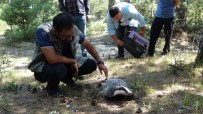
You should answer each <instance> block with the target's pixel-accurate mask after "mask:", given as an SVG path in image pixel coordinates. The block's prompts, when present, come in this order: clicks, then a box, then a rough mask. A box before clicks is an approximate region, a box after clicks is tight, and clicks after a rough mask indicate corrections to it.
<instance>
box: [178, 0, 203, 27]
mask: <svg viewBox="0 0 203 114" xmlns="http://www.w3.org/2000/svg"><path fill="white" fill-rule="evenodd" d="M182 4H183V5H187V6H186V7H187V9H188V16H187V23H188V24H187V26H190V27H195V26H199V25H202V23H203V7H202V6H203V1H202V0H195V1H190V2H188V3H187V2H183V3H182ZM199 27H201V26H199Z"/></svg>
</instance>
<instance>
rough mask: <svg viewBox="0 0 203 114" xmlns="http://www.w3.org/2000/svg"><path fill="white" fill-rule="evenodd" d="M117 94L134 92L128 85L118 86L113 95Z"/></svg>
mask: <svg viewBox="0 0 203 114" xmlns="http://www.w3.org/2000/svg"><path fill="white" fill-rule="evenodd" d="M117 95H124V96H132V92H131V91H130V90H129V89H128V88H127V87H124V86H117V87H116V90H115V91H114V94H113V96H117Z"/></svg>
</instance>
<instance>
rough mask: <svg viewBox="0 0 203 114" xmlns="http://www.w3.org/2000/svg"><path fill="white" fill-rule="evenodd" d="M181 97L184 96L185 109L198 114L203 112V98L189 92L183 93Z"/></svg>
mask: <svg viewBox="0 0 203 114" xmlns="http://www.w3.org/2000/svg"><path fill="white" fill-rule="evenodd" d="M181 96H182V101H183V105H184V106H185V107H188V108H190V109H191V110H194V111H195V112H197V113H199V112H202V106H203V98H202V96H199V95H196V94H192V93H190V92H187V91H185V92H182V94H181Z"/></svg>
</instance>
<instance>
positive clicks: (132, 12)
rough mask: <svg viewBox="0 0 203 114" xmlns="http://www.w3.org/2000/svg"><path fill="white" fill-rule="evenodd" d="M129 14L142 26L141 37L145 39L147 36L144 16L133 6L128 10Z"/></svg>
mask: <svg viewBox="0 0 203 114" xmlns="http://www.w3.org/2000/svg"><path fill="white" fill-rule="evenodd" d="M128 12H129V15H130V17H132V19H135V20H137V21H138V22H139V25H140V26H141V28H140V35H141V36H143V37H144V34H145V19H144V17H143V16H142V14H140V13H139V12H138V11H137V9H135V7H134V6H133V5H131V6H130V7H129V8H128Z"/></svg>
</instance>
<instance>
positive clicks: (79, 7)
mask: <svg viewBox="0 0 203 114" xmlns="http://www.w3.org/2000/svg"><path fill="white" fill-rule="evenodd" d="M58 2H59V8H60V11H62V12H67V13H69V14H71V15H72V16H73V19H74V24H75V25H76V26H77V27H78V28H79V30H80V31H81V32H82V33H83V34H84V35H86V23H87V21H89V16H88V13H89V10H90V3H89V0H58ZM81 51H82V56H83V57H86V56H87V53H86V50H85V48H84V47H83V46H81Z"/></svg>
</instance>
